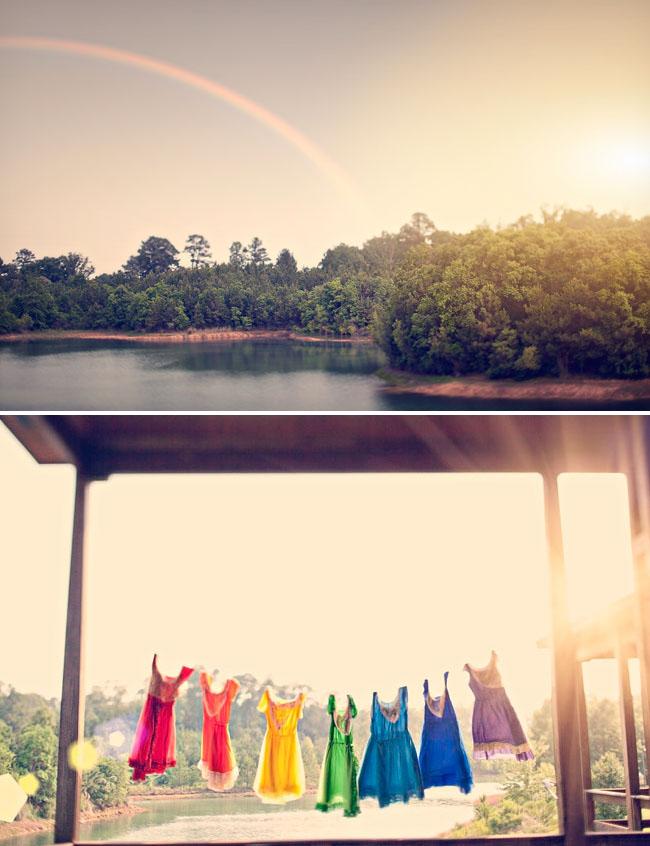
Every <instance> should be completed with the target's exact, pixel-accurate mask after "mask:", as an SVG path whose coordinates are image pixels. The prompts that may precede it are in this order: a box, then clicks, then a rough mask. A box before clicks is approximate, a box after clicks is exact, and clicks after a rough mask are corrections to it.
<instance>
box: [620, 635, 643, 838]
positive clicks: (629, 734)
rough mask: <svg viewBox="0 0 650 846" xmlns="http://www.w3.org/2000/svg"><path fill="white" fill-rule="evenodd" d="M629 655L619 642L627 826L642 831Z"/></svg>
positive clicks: (632, 829)
mask: <svg viewBox="0 0 650 846" xmlns="http://www.w3.org/2000/svg"><path fill="white" fill-rule="evenodd" d="M627 659H628V656H627V654H626V653H625V651H624V648H623V645H622V644H621V643H620V642H619V643H618V644H617V648H616V663H617V665H618V696H619V706H620V712H621V728H622V738H623V769H624V771H625V807H626V811H627V827H628V828H629V829H630V831H641V807H640V805H639V800H638V799H634V798H633V797H634V796H638V795H639V761H638V758H637V754H636V729H635V727H634V703H633V700H632V690H631V689H630V668H629V665H628V662H627Z"/></svg>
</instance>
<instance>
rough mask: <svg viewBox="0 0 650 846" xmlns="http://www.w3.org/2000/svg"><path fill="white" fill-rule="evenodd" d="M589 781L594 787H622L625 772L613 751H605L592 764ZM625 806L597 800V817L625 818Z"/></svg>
mask: <svg viewBox="0 0 650 846" xmlns="http://www.w3.org/2000/svg"><path fill="white" fill-rule="evenodd" d="M591 781H592V784H593V786H594V787H604V788H607V787H623V785H624V783H625V774H624V772H623V765H622V764H621V762H620V760H619V758H618V756H617V755H616V754H615V753H614V752H605V753H604V754H603V755H602V756H601V757H600V758H599V759H598V760H597V761H596V763H595V764H594V765H593V767H592V770H591ZM625 814H626V811H625V808H624V807H623V806H621V805H608V804H603V803H600V802H598V803H597V805H596V818H597V819H601V820H602V819H619V820H622V819H625Z"/></svg>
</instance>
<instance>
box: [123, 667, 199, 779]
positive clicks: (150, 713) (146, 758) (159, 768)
mask: <svg viewBox="0 0 650 846" xmlns="http://www.w3.org/2000/svg"><path fill="white" fill-rule="evenodd" d="M193 672H194V670H193V669H192V667H183V668H182V669H181V671H180V673H179V674H178V675H177V676H175V677H174V676H163V675H162V674H161V673H160V671H159V670H158V656H157V655H154V656H153V662H152V664H151V680H150V682H149V692H148V694H147V698H146V700H145V703H144V705H143V707H142V712H141V714H140V719H139V720H138V725H137V728H136V730H135V737H134V738H133V747H132V748H131V755H130V757H129V766H130V767H132V768H133V776H132V777H133V781H144V779H145V776H147V775H149V773H164V772H165V770H166V769H167V768H168V767H174V766H176V727H175V720H174V702H175V701H176V699H177V697H178V691H179V688H180V686H181V685H182V684H183V682H184V681H186V680H187V679H188V678H189V677H190V676H191V675H192V673H193Z"/></svg>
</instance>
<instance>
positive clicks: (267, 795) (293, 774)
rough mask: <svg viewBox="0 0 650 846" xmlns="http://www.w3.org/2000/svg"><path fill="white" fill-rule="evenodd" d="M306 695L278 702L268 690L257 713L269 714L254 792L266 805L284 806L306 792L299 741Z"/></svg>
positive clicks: (300, 694) (263, 695)
mask: <svg viewBox="0 0 650 846" xmlns="http://www.w3.org/2000/svg"><path fill="white" fill-rule="evenodd" d="M304 701H305V695H304V693H299V694H298V696H296V698H295V699H291V700H284V699H278V700H274V699H272V698H271V694H270V693H269V689H268V688H266V690H265V691H264V693H263V694H262V698H261V699H260V701H259V704H258V706H257V710H258V711H260V712H261V713H262V714H265V715H266V734H265V735H264V741H263V742H262V750H261V752H260V759H259V763H258V765H257V775H256V776H255V782H254V784H253V790H254V791H255V793H257V795H258V796H259V797H260V799H261V800H262V802H266V803H269V804H275V805H283V804H284V803H285V802H291V800H292V799H299V798H300V797H301V796H302V794H303V793H304V792H305V770H304V766H303V762H302V754H301V752H300V742H299V740H298V720H300V718H301V717H302V710H303V704H304Z"/></svg>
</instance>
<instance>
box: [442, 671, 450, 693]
mask: <svg viewBox="0 0 650 846" xmlns="http://www.w3.org/2000/svg"><path fill="white" fill-rule="evenodd" d="M448 677H449V670H445V672H444V675H443V678H444V680H445V690H447V678H448Z"/></svg>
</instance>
